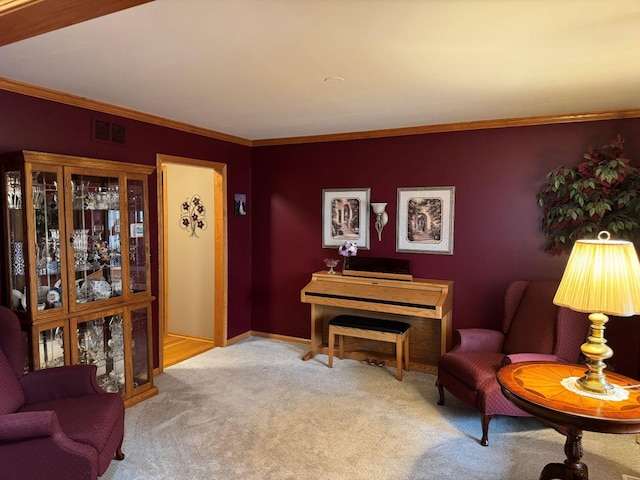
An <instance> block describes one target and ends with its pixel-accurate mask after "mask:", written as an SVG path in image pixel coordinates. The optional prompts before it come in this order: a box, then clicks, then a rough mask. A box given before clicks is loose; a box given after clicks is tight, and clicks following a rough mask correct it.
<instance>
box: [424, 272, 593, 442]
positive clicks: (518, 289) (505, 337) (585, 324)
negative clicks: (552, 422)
mask: <svg viewBox="0 0 640 480" xmlns="http://www.w3.org/2000/svg"><path fill="white" fill-rule="evenodd" d="M558 283H559V282H555V281H535V282H527V281H516V282H513V283H512V284H510V285H509V287H508V288H507V291H506V295H505V302H504V319H503V322H502V330H501V331H498V330H489V329H482V328H468V329H460V330H458V331H457V336H458V342H457V344H456V346H455V347H454V348H453V349H452V350H451V351H450V352H447V353H445V354H444V355H442V357H440V360H439V361H438V379H437V380H436V386H437V387H438V391H439V393H440V399H439V401H438V405H444V389H445V388H446V389H447V390H448V391H449V392H450V393H451V394H453V396H455V397H456V398H458V399H459V400H460V401H462V402H463V403H465V404H467V405H469V406H470V407H472V408H475V409H476V410H478V411H479V412H480V418H481V422H482V439H481V440H480V444H481V445H484V446H486V445H488V444H489V436H488V435H489V433H488V432H489V422H490V421H491V419H492V418H493V416H494V415H509V416H530V414H528V413H526V412H524V411H522V410H520V409H519V408H517V407H516V406H515V405H513V404H512V403H511V402H509V400H507V399H506V398H505V396H504V395H502V391H501V390H500V385H499V384H498V381H497V379H496V373H497V372H498V370H500V368H501V367H503V366H504V365H507V364H509V363H515V362H525V361H554V362H568V363H577V362H578V361H579V357H580V345H581V344H582V343H584V340H585V338H586V335H587V331H588V328H589V319H588V316H587V315H585V314H582V313H577V312H574V311H572V310H569V309H567V308H560V307H557V306H556V305H554V304H553V297H554V295H555V292H556V289H557V288H558Z"/></svg>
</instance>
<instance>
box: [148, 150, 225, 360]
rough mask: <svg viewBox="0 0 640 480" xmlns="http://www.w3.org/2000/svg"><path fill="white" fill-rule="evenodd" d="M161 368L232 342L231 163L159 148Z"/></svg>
mask: <svg viewBox="0 0 640 480" xmlns="http://www.w3.org/2000/svg"><path fill="white" fill-rule="evenodd" d="M156 164H157V172H158V231H159V239H158V245H159V249H160V252H159V255H158V258H159V260H160V261H159V262H158V264H159V285H158V286H159V288H158V293H159V315H160V321H159V325H160V342H159V343H160V352H159V359H160V371H162V369H164V368H165V367H168V366H170V365H173V364H175V363H178V362H180V361H182V360H186V359H187V358H190V357H192V356H194V355H197V354H199V353H202V352H204V351H206V350H209V349H211V348H214V347H217V346H225V345H226V342H227V285H228V280H227V209H226V197H227V196H226V184H227V177H226V165H225V164H222V163H216V162H207V161H204V160H197V159H191V158H185V157H176V156H172V155H163V154H158V155H157V159H156Z"/></svg>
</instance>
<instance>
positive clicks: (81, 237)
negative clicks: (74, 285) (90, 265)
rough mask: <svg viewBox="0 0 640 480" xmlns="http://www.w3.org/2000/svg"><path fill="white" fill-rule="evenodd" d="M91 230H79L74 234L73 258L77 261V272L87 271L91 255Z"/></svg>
mask: <svg viewBox="0 0 640 480" xmlns="http://www.w3.org/2000/svg"><path fill="white" fill-rule="evenodd" d="M88 248H89V230H88V229H77V230H74V232H73V258H74V260H75V266H76V271H84V270H86V269H87V259H88V257H89V254H88V253H87V249H88Z"/></svg>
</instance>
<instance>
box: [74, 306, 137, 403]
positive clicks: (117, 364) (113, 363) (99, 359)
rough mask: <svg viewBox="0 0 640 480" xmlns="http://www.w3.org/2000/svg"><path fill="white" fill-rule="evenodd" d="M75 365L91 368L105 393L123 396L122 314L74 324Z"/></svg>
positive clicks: (124, 381)
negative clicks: (76, 355)
mask: <svg viewBox="0 0 640 480" xmlns="http://www.w3.org/2000/svg"><path fill="white" fill-rule="evenodd" d="M76 334H77V348H78V351H77V354H78V363H82V364H85V365H95V366H96V367H97V368H98V371H97V373H96V375H97V380H98V385H100V387H102V389H103V390H104V391H105V392H120V393H124V392H125V386H126V375H125V361H124V355H125V353H124V314H122V313H118V314H115V315H108V316H105V317H100V318H96V319H93V320H87V321H83V322H78V324H77V330H76Z"/></svg>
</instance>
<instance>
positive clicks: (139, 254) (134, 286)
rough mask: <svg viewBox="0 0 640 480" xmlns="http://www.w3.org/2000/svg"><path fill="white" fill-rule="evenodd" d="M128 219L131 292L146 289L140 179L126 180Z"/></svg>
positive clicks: (142, 204) (142, 189) (145, 257)
mask: <svg viewBox="0 0 640 480" xmlns="http://www.w3.org/2000/svg"><path fill="white" fill-rule="evenodd" d="M127 197H128V198H127V201H128V202H127V203H128V219H129V232H128V233H129V276H130V285H129V288H130V290H131V293H136V292H144V291H146V290H147V248H146V245H147V232H146V231H145V229H144V221H145V218H144V216H145V191H144V182H143V181H142V180H134V179H128V180H127Z"/></svg>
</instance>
